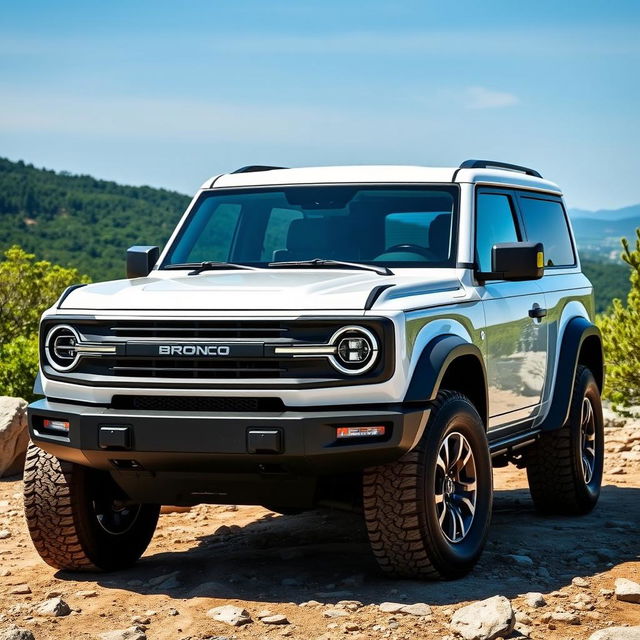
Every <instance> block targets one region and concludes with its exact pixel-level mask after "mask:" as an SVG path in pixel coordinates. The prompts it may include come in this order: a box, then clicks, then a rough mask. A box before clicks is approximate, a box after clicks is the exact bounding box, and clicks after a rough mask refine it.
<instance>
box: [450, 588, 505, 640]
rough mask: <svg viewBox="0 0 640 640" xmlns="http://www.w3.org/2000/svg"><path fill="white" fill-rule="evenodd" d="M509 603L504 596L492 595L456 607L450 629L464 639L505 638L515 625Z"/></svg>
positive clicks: (485, 639)
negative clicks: (479, 600) (458, 607)
mask: <svg viewBox="0 0 640 640" xmlns="http://www.w3.org/2000/svg"><path fill="white" fill-rule="evenodd" d="M515 622H516V618H515V614H514V612H513V608H512V607H511V603H510V602H509V600H507V598H505V597H504V596H494V597H493V598H487V599H486V600H482V601H481V602H474V603H472V604H469V605H467V606H466V607H462V608H461V609H458V610H457V611H456V612H455V613H454V614H453V617H452V618H451V623H450V626H451V629H452V630H453V631H454V632H455V633H456V634H457V635H459V636H462V637H463V638H464V640H495V639H496V638H506V637H507V636H508V635H509V634H510V633H511V632H512V631H513V628H514V626H515Z"/></svg>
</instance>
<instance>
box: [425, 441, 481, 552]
mask: <svg viewBox="0 0 640 640" xmlns="http://www.w3.org/2000/svg"><path fill="white" fill-rule="evenodd" d="M476 482H477V474H476V463H475V458H474V456H473V451H472V449H471V445H470V444H469V441H468V440H467V439H466V438H465V437H464V436H463V435H462V434H461V433H458V432H455V431H454V432H452V433H450V434H449V435H447V437H446V438H445V439H444V440H443V442H442V444H441V445H440V449H439V451H438V457H437V459H436V473H435V502H436V513H437V516H438V523H439V525H440V529H441V531H442V533H443V534H444V536H445V538H446V539H447V540H449V542H452V543H454V544H456V543H458V542H461V541H462V540H464V538H466V536H467V534H468V533H469V530H470V529H471V525H472V524H473V520H474V517H475V511H476V499H477V490H476V489H477V485H476Z"/></svg>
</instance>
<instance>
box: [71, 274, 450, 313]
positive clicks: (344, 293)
mask: <svg viewBox="0 0 640 640" xmlns="http://www.w3.org/2000/svg"><path fill="white" fill-rule="evenodd" d="M420 271H421V273H420V274H419V275H413V274H411V275H395V276H381V275H378V274H376V273H373V272H371V271H352V270H341V271H340V270H332V269H331V270H330V269H295V270H293V269H282V270H275V269H273V270H259V271H258V270H257V271H210V272H204V273H202V274H199V275H194V276H189V275H186V274H185V273H180V274H179V275H178V274H177V273H176V272H171V271H153V272H152V274H151V276H149V277H147V278H136V279H134V280H114V281H111V282H101V283H97V284H92V285H87V286H85V287H80V288H78V289H76V290H74V291H72V292H71V293H70V294H69V295H68V296H67V298H66V299H65V300H64V301H63V303H62V306H61V307H60V308H61V309H63V310H73V309H78V310H79V309H82V310H89V309H91V310H105V311H113V310H118V311H135V310H162V311H182V310H185V311H186V310H191V311H196V310H202V311H208V310H211V311H236V310H238V311H242V310H253V311H262V310H265V311H278V310H282V311H288V310H332V309H333V310H360V311H362V310H364V309H365V308H366V305H367V300H368V299H369V296H370V295H371V293H372V291H374V290H375V289H376V287H379V286H381V285H383V286H384V285H393V286H390V287H388V288H387V289H385V291H384V292H382V294H380V296H379V297H378V299H377V303H381V302H382V301H383V300H385V299H387V300H391V299H396V300H398V299H401V298H404V297H405V296H418V295H423V294H429V293H435V292H441V291H443V290H447V291H450V290H452V289H459V288H460V286H461V284H460V281H459V280H458V279H457V278H456V277H455V275H456V274H455V272H454V271H453V270H443V269H433V270H428V271H427V270H426V269H423V270H420ZM414 273H415V271H414ZM400 304H402V303H400Z"/></svg>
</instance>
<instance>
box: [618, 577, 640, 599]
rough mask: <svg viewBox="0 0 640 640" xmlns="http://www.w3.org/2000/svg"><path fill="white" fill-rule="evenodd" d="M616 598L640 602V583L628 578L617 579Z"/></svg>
mask: <svg viewBox="0 0 640 640" xmlns="http://www.w3.org/2000/svg"><path fill="white" fill-rule="evenodd" d="M615 593H616V598H617V599H618V600H621V601H622V602H635V603H640V584H638V583H637V582H634V581H633V580H627V579H626V578H618V579H617V580H616V591H615Z"/></svg>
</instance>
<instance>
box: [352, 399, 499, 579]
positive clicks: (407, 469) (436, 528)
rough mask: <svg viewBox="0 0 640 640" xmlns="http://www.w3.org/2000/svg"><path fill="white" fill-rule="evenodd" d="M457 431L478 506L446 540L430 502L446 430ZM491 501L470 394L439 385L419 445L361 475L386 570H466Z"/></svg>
mask: <svg viewBox="0 0 640 640" xmlns="http://www.w3.org/2000/svg"><path fill="white" fill-rule="evenodd" d="M456 432H457V433H460V434H462V435H463V436H464V437H465V438H466V440H467V441H468V444H469V445H470V448H471V450H472V453H473V457H474V458H475V470H476V486H477V494H476V508H475V515H474V516H473V520H472V524H471V525H470V527H469V530H468V534H467V535H466V537H465V538H464V539H462V540H461V541H460V542H457V543H454V542H451V541H450V540H449V539H447V537H446V536H445V534H444V533H443V529H442V528H441V526H440V524H439V521H438V514H437V508H436V495H435V494H436V489H435V483H436V478H437V473H438V472H437V470H436V466H437V459H438V455H439V451H440V449H441V447H442V446H443V442H444V441H445V439H446V438H447V436H449V435H451V434H453V433H456ZM492 501H493V482H492V467H491V457H490V454H489V446H488V443H487V436H486V433H485V429H484V425H483V423H482V419H481V418H480V415H479V414H478V412H477V410H476V408H475V407H474V405H473V404H472V403H471V401H470V400H469V399H468V398H466V397H465V396H464V395H462V394H461V393H458V392H453V391H441V392H440V393H439V394H438V396H437V398H436V400H435V402H434V403H433V406H432V409H431V414H430V416H429V421H428V423H427V426H426V428H425V432H424V434H423V436H422V438H421V440H420V442H419V443H418V445H417V446H416V447H415V448H414V449H412V450H411V451H409V452H408V453H406V454H405V455H404V456H403V457H402V458H400V459H399V460H397V461H396V462H392V463H389V464H385V465H381V466H378V467H372V468H369V469H367V470H366V471H365V473H364V478H363V507H364V516H365V522H366V526H367V530H368V534H369V540H370V543H371V549H372V551H373V554H374V556H375V558H376V560H377V561H378V564H379V566H380V568H381V569H382V571H384V572H385V573H388V574H391V575H396V576H402V577H409V578H420V579H451V578H457V577H460V576H462V575H464V574H466V573H468V572H469V571H470V570H471V568H472V567H473V566H474V564H475V563H476V561H477V560H478V558H479V556H480V554H481V553H482V549H483V547H484V544H485V542H486V538H487V533H488V529H489V524H490V521H491V509H492Z"/></svg>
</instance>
